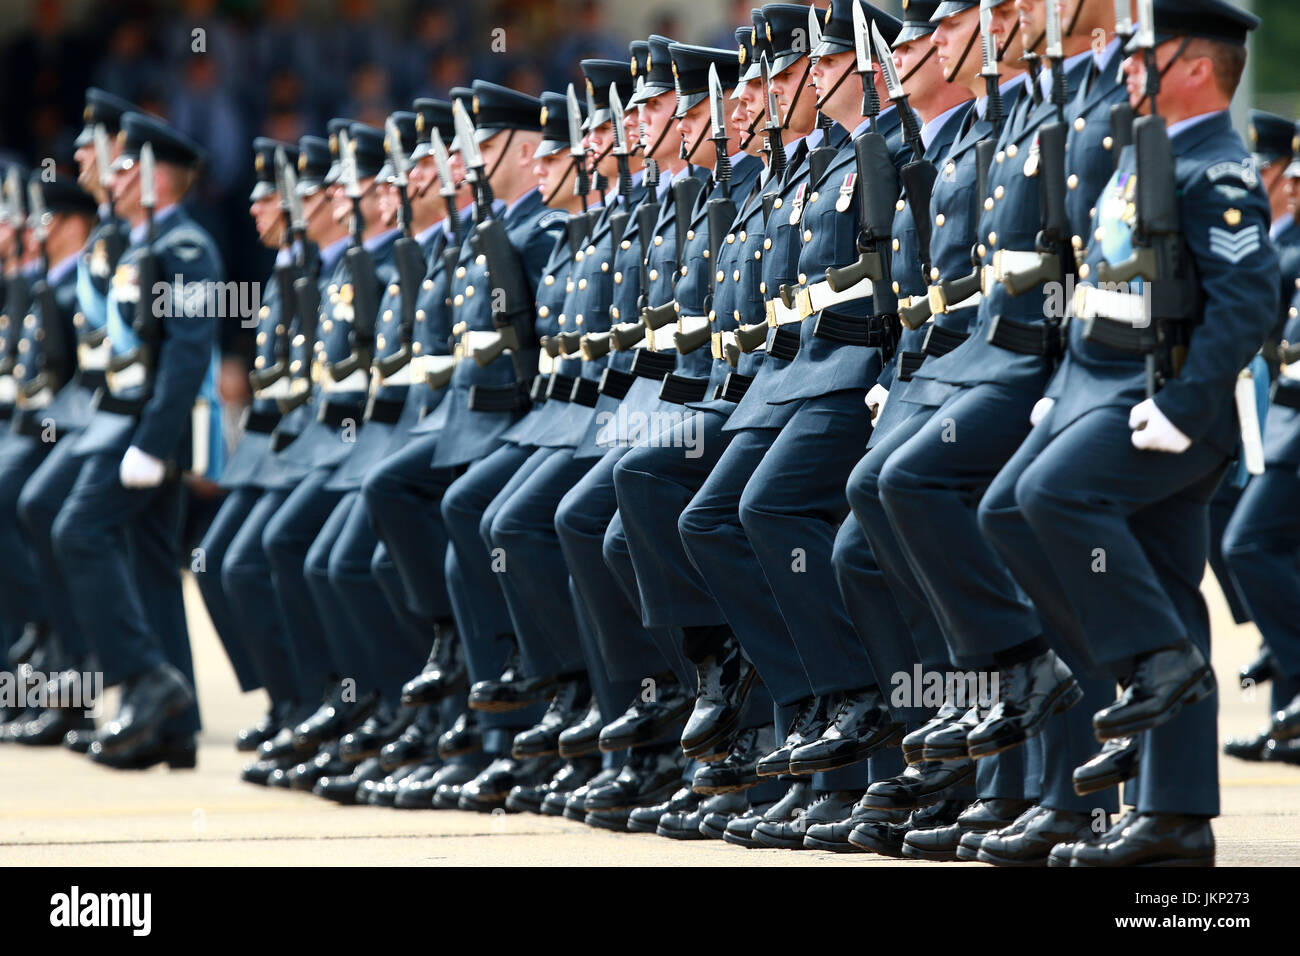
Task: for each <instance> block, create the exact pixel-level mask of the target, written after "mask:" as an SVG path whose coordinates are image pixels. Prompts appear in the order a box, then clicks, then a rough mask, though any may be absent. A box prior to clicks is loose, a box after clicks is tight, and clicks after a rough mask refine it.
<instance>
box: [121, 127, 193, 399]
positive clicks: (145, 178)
mask: <svg viewBox="0 0 1300 956" xmlns="http://www.w3.org/2000/svg"><path fill="white" fill-rule="evenodd" d="M157 205H158V194H157V192H156V190H155V188H154V155H153V144H152V143H142V144H141V145H140V206H141V208H143V209H144V218H145V245H144V251H143V252H142V253H141V255H140V256H139V258H138V259H136V261H135V265H136V269H137V270H138V272H139V283H140V284H139V290H140V291H139V295H138V296H137V298H136V302H135V315H134V318H133V320H132V322H131V328H132V329H133V330H134V331H135V334H136V337H137V338H138V339H139V340H140V344H139V345H137V346H136V347H135V348H133V349H131V350H130V351H129V352H127V353H125V354H123V355H115V356H113V357H112V358H111V359H109V362H108V373H109V375H110V376H112V375H115V374H118V373H121V372H123V371H125V370H126V369H128V368H130V367H131V366H133V365H137V364H138V365H140V366H142V367H143V368H144V372H145V382H146V383H147V382H148V381H149V379H151V378H152V376H153V372H154V369H153V362H154V359H155V358H156V356H157V355H158V347H159V346H160V345H161V344H162V319H161V318H160V317H159V316H157V315H155V314H154V308H153V306H154V299H153V290H154V288H155V287H156V286H157V284H158V281H159V265H158V257H157V255H155V254H154V251H153V243H154V239H155V238H156V230H155V226H154V210H155V208H156V207H157ZM168 288H169V289H170V290H171V293H172V295H173V296H177V295H180V294H181V290H178V289H175V288H173V287H172V286H170V285H169V286H168ZM109 387H110V390H112V379H111V377H110V384H109ZM122 387H129V386H122Z"/></svg>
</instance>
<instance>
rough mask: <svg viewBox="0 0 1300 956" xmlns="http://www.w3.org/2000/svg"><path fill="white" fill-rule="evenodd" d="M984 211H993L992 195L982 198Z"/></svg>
mask: <svg viewBox="0 0 1300 956" xmlns="http://www.w3.org/2000/svg"><path fill="white" fill-rule="evenodd" d="M984 211H985V212H992V211H993V197H992V196H989V197H988V198H987V199H985V200H984Z"/></svg>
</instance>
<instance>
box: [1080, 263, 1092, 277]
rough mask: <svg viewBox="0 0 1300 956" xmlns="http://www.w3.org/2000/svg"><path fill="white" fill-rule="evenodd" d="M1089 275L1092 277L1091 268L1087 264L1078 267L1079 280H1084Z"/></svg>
mask: <svg viewBox="0 0 1300 956" xmlns="http://www.w3.org/2000/svg"><path fill="white" fill-rule="evenodd" d="M1090 275H1092V267H1091V266H1089V265H1088V263H1086V262H1085V263H1084V264H1083V265H1081V266H1079V278H1080V279H1086V278H1088V276H1090Z"/></svg>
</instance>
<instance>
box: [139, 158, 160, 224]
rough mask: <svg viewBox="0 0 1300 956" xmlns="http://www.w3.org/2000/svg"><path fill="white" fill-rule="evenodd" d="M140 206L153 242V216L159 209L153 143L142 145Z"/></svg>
mask: <svg viewBox="0 0 1300 956" xmlns="http://www.w3.org/2000/svg"><path fill="white" fill-rule="evenodd" d="M140 205H141V206H142V207H143V208H144V213H145V219H146V221H147V222H148V223H149V241H150V242H152V241H153V231H154V230H153V214H154V210H155V209H157V207H158V193H157V189H156V187H155V184H154V160H153V143H141V144H140Z"/></svg>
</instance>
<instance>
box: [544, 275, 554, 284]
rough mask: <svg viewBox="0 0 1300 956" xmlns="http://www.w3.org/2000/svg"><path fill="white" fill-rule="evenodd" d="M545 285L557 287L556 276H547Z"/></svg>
mask: <svg viewBox="0 0 1300 956" xmlns="http://www.w3.org/2000/svg"><path fill="white" fill-rule="evenodd" d="M542 284H543V285H555V276H547V277H546V278H545V279H543V280H542Z"/></svg>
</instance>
